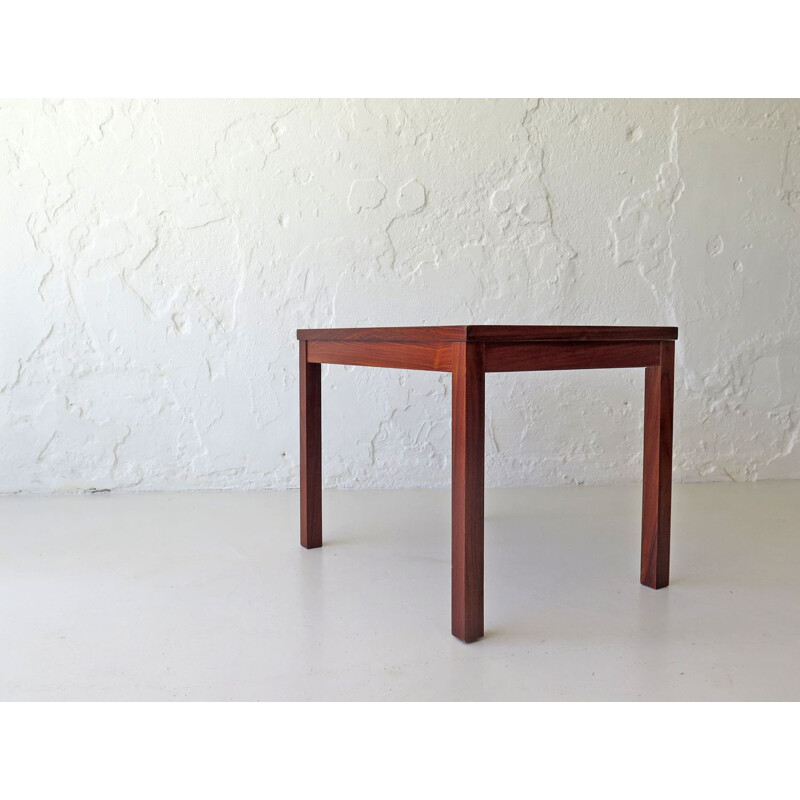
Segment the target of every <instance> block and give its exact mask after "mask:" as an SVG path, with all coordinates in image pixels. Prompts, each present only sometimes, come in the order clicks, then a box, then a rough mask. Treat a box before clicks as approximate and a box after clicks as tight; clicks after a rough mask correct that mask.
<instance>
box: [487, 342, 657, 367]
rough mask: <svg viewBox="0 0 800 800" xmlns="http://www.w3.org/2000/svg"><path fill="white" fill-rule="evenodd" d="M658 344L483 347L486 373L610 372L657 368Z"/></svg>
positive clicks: (538, 343) (520, 344)
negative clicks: (484, 348)
mask: <svg viewBox="0 0 800 800" xmlns="http://www.w3.org/2000/svg"><path fill="white" fill-rule="evenodd" d="M660 353H661V345H660V343H659V342H519V343H516V344H494V343H491V344H489V343H487V344H486V371H487V372H522V371H525V372H529V371H532V370H537V371H538V370H551V369H610V368H616V367H647V366H651V365H653V364H658V362H659V356H660Z"/></svg>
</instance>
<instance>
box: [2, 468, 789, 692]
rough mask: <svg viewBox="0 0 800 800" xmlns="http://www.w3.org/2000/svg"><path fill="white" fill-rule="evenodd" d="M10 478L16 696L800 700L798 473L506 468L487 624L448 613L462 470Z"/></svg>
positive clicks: (7, 528)
mask: <svg viewBox="0 0 800 800" xmlns="http://www.w3.org/2000/svg"><path fill="white" fill-rule="evenodd" d="M324 503H325V509H324V516H325V541H326V544H325V546H324V547H323V548H322V549H320V550H315V551H305V550H303V549H302V548H301V547H300V546H299V544H298V518H299V515H298V495H297V493H295V492H284V493H277V492H275V493H235V492H231V493H208V494H190V493H185V494H114V495H109V494H96V495H81V496H61V497H3V498H0V699H2V700H282V699H286V700H305V699H308V700H639V699H643V700H800V482H771V483H757V484H706V485H682V486H676V487H675V497H674V505H673V560H672V584H671V585H670V587H669V588H667V589H662V590H660V591H657V592H656V591H653V590H650V589H646V588H644V587H642V586H640V585H639V581H638V557H639V540H638V537H639V529H638V528H639V508H640V489H639V487H638V486H629V487H574V488H573V487H569V488H556V489H507V490H492V491H488V492H487V497H486V629H487V635H486V637H485V638H484V639H483V640H482V641H480V642H477V643H475V644H471V645H464V644H462V643H460V642H458V641H457V640H456V639H454V638H453V637H452V636H451V635H450V620H449V615H450V600H449V588H450V586H449V582H450V560H449V520H450V511H449V493H448V491H446V490H398V491H384V492H377V491H351V492H328V493H326V495H325V500H324Z"/></svg>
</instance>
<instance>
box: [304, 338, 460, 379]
mask: <svg viewBox="0 0 800 800" xmlns="http://www.w3.org/2000/svg"><path fill="white" fill-rule="evenodd" d="M307 358H308V360H309V361H310V362H311V363H315V364H346V365H351V366H355V367H389V368H392V369H426V370H434V371H436V372H450V371H451V369H452V363H453V345H452V344H450V343H449V342H447V343H444V344H441V343H433V342H424V343H413V344H411V343H408V342H323V341H313V340H309V342H308V350H307Z"/></svg>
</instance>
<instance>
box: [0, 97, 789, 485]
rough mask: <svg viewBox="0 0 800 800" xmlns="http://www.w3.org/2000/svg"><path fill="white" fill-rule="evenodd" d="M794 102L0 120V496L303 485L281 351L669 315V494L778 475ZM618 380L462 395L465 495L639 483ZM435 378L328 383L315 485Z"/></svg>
mask: <svg viewBox="0 0 800 800" xmlns="http://www.w3.org/2000/svg"><path fill="white" fill-rule="evenodd" d="M799 261H800V101H765V100H746V101H745V100H728V101H722V100H719V101H717V100H688V101H687V100H614V101H600V100H589V101H576V100H542V101H536V100H528V101H479V100H469V101H434V100H403V101H390V100H381V101H366V102H365V101H362V100H354V101H350V100H348V101H336V100H324V101H311V100H301V101H293V100H281V101H238V100H237V101H199V100H198V101H166V100H159V101H100V100H92V101H84V102H81V101H63V102H51V101H45V102H42V101H16V100H15V101H2V102H0V491H2V492H50V491H74V490H89V489H191V488H219V489H223V488H239V489H248V488H276V489H277V488H287V487H293V486H297V484H298V433H297V424H298V417H297V391H298V386H297V366H296V362H297V343H296V340H295V329H296V328H298V327H315V326H360V325H419V324H427V325H435V324H464V323H520V324H608V325H613V324H637V325H645V324H654V325H672V324H675V325H678V326H679V327H680V339H679V341H678V345H677V363H676V370H677V375H676V391H677V394H676V430H675V475H676V478H677V479H678V480H683V481H707V480H754V479H765V478H798V477H800V446H798V436H800V311H799V308H800V267H799V266H798V262H799ZM643 385H644V378H643V371H641V370H633V371H624V370H619V371H617V370H610V371H597V372H560V373H540V374H511V375H503V376H500V375H493V376H490V377H489V378H488V379H487V449H486V456H487V465H486V478H487V485H490V486H491V485H520V484H533V485H537V484H559V483H583V482H586V483H624V482H631V481H637V480H639V479H640V464H641V429H642V409H643V398H642V392H643ZM449 420H450V378H449V376H446V375H437V374H434V373H413V372H410V373H409V372H395V371H384V370H370V369H363V368H345V367H330V368H325V369H324V371H323V426H324V430H323V437H324V446H325V447H324V467H323V468H324V475H325V483H326V485H328V486H340V487H355V486H364V487H366V486H369V487H389V486H429V485H430V486H433V485H447V484H448V482H449V443H450V422H449Z"/></svg>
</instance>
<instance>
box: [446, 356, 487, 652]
mask: <svg viewBox="0 0 800 800" xmlns="http://www.w3.org/2000/svg"><path fill="white" fill-rule="evenodd" d="M452 370H453V486H452V500H453V508H452V524H453V539H452V598H453V607H452V631H453V636H455V637H457V638H458V639H461V641H463V642H474V641H476V640H477V639H480V638H481V637H482V636H483V470H484V463H483V462H484V437H485V423H484V415H485V365H484V346H483V344H475V343H469V342H456V343H455V344H453V363H452Z"/></svg>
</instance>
